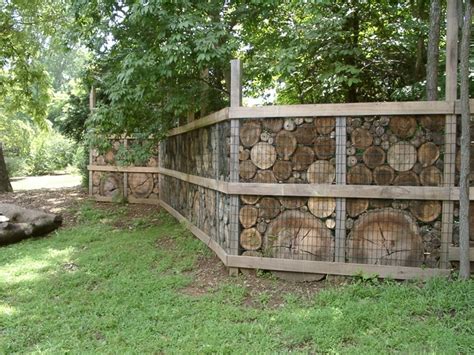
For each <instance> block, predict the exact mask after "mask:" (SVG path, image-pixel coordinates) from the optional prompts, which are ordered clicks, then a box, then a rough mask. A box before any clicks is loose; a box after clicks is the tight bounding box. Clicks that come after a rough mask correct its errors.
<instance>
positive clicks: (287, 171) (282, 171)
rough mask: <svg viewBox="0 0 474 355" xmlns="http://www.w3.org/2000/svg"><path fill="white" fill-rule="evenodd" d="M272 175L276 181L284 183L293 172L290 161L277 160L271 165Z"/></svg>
mask: <svg viewBox="0 0 474 355" xmlns="http://www.w3.org/2000/svg"><path fill="white" fill-rule="evenodd" d="M272 170H273V174H275V177H276V178H277V179H278V180H281V181H284V180H287V179H288V178H289V177H290V176H291V173H292V172H293V167H292V164H291V162H290V161H287V160H277V161H276V162H275V164H274V165H273V168H272Z"/></svg>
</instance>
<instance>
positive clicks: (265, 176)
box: [252, 170, 278, 184]
mask: <svg viewBox="0 0 474 355" xmlns="http://www.w3.org/2000/svg"><path fill="white" fill-rule="evenodd" d="M252 180H253V181H254V182H259V183H261V184H276V183H277V182H278V180H277V179H276V178H275V175H274V174H273V171H271V170H259V171H257V174H256V175H255V177H254V178H253V179H252Z"/></svg>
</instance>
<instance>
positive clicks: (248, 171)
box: [239, 160, 257, 180]
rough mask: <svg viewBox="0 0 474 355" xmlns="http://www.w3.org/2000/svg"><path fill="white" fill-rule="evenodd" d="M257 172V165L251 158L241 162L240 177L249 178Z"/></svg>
mask: <svg viewBox="0 0 474 355" xmlns="http://www.w3.org/2000/svg"><path fill="white" fill-rule="evenodd" d="M256 173H257V167H256V166H255V164H254V163H252V162H251V161H250V160H243V161H241V162H240V163H239V174H240V177H241V178H243V179H246V180H249V179H251V178H253V177H254V176H255V174H256Z"/></svg>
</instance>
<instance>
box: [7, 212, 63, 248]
mask: <svg viewBox="0 0 474 355" xmlns="http://www.w3.org/2000/svg"><path fill="white" fill-rule="evenodd" d="M0 215H2V216H3V217H2V218H1V221H0V246H1V245H8V244H12V243H17V242H19V241H22V240H23V239H27V238H31V237H40V236H44V235H46V234H48V233H50V232H52V231H54V230H55V229H57V228H58V227H59V226H60V225H61V223H62V217H61V215H56V214H52V213H46V212H43V211H40V210H34V209H27V208H23V207H19V206H16V205H12V204H7V203H0Z"/></svg>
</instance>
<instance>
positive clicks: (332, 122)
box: [314, 117, 336, 134]
mask: <svg viewBox="0 0 474 355" xmlns="http://www.w3.org/2000/svg"><path fill="white" fill-rule="evenodd" d="M314 126H315V127H316V130H317V131H318V133H319V134H330V133H331V132H332V131H333V130H334V127H336V119H335V118H334V117H318V118H316V119H315V120H314Z"/></svg>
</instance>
